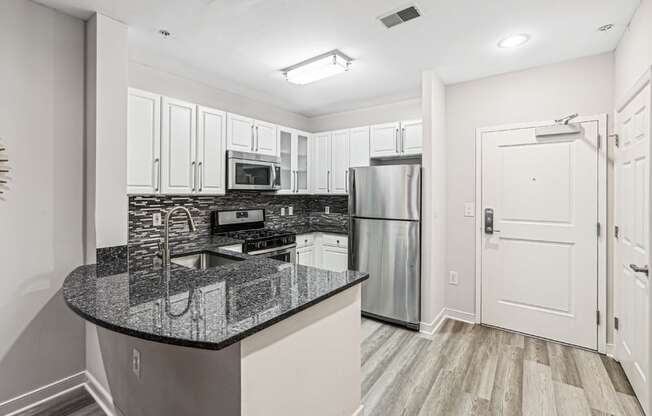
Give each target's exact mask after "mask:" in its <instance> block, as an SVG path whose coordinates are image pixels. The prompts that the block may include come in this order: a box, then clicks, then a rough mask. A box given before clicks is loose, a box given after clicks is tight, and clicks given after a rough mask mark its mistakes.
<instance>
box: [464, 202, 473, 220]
mask: <svg viewBox="0 0 652 416" xmlns="http://www.w3.org/2000/svg"><path fill="white" fill-rule="evenodd" d="M473 211H475V209H474V207H473V202H465V203H464V216H465V217H474V216H475V214H474V212H473Z"/></svg>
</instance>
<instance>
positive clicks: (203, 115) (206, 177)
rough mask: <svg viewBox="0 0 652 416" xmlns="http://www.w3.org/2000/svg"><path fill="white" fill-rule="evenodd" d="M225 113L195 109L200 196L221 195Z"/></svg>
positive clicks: (198, 188)
mask: <svg viewBox="0 0 652 416" xmlns="http://www.w3.org/2000/svg"><path fill="white" fill-rule="evenodd" d="M225 137H226V113H225V112H224V111H219V110H215V109H212V108H208V107H201V106H200V107H198V108H197V146H196V147H197V156H196V157H197V159H196V160H197V165H196V169H197V179H196V180H197V185H196V186H195V192H196V193H198V194H202V195H223V194H224V192H225V183H224V172H225V164H226V153H225Z"/></svg>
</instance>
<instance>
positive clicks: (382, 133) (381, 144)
mask: <svg viewBox="0 0 652 416" xmlns="http://www.w3.org/2000/svg"><path fill="white" fill-rule="evenodd" d="M399 131H400V123H384V124H376V125H375V126H371V136H370V140H369V142H370V149H369V153H370V156H371V157H391V156H396V155H398V154H399V152H400V151H399Z"/></svg>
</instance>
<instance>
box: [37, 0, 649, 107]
mask: <svg viewBox="0 0 652 416" xmlns="http://www.w3.org/2000/svg"><path fill="white" fill-rule="evenodd" d="M37 1H38V2H39V3H43V4H45V5H48V6H50V7H53V8H56V9H60V10H62V11H64V12H66V13H68V14H72V15H74V16H77V17H80V18H83V19H86V18H88V17H89V16H90V15H91V14H92V12H94V11H97V12H100V13H102V14H104V15H107V16H109V17H112V18H114V19H117V20H120V21H123V22H125V23H126V24H128V25H129V27H130V31H129V41H130V57H131V59H132V60H134V61H138V62H141V63H146V64H150V65H154V66H157V67H161V68H163V69H166V70H168V71H171V72H175V73H178V74H179V75H184V76H188V77H192V78H195V79H197V78H199V80H200V81H203V82H207V83H210V84H211V85H215V86H217V87H219V88H222V89H226V90H229V91H231V92H235V93H239V94H242V95H245V96H248V97H251V98H255V99H258V100H262V101H265V102H269V103H272V104H275V105H278V106H280V107H282V108H285V109H287V110H291V111H295V112H297V113H301V114H304V115H306V116H309V117H312V116H318V115H323V114H328V113H333V112H340V111H347V110H350V109H354V108H359V107H363V106H369V105H375V104H383V103H388V102H393V101H398V100H402V99H406V98H413V97H418V96H420V94H421V90H420V83H421V71H422V70H423V69H427V68H434V69H435V70H436V71H437V72H438V73H439V75H440V76H441V78H442V80H443V81H444V82H445V83H447V84H449V83H456V82H460V81H466V80H471V79H476V78H482V77H486V76H489V75H494V74H499V73H504V72H510V71H515V70H520V69H525V68H529V67H533V66H538V65H544V64H548V63H553V62H559V61H563V60H567V59H573V58H577V57H581V56H588V55H593V54H598V53H601V52H606V51H611V50H613V49H614V48H615V46H616V44H617V42H618V40H619V39H620V37H621V36H622V33H623V31H624V30H625V29H626V24H627V23H628V21H629V20H630V18H631V16H632V15H633V13H634V11H635V9H636V7H637V6H638V4H639V0H416V1H415V2H414V3H404V2H403V0H328V1H324V0H37ZM409 4H416V5H417V7H418V8H419V9H420V10H421V11H422V13H423V16H422V17H421V18H419V19H416V20H413V21H410V22H407V23H405V24H403V25H400V26H397V27H394V28H392V29H386V28H385V27H383V26H382V25H381V24H380V22H378V21H377V17H378V16H380V15H382V14H384V13H385V12H388V11H393V10H395V9H396V8H399V7H401V6H406V5H409ZM607 23H613V24H615V28H614V29H613V30H611V31H609V32H598V31H597V27H598V26H601V25H604V24H607ZM161 28H165V29H167V30H169V31H170V32H171V33H172V36H171V37H170V38H168V39H165V40H164V39H162V37H161V36H160V35H159V34H158V33H157V31H158V29H161ZM522 32H524V33H529V34H531V35H532V40H531V41H530V42H529V43H528V44H527V45H525V46H524V47H521V48H519V49H514V50H504V49H499V48H498V47H497V46H496V43H497V42H498V40H500V39H501V38H503V37H504V36H506V35H508V34H510V33H522ZM332 49H340V50H341V51H342V52H344V53H345V54H347V55H349V56H351V57H352V58H353V59H354V60H355V61H354V63H353V68H352V70H351V71H349V72H348V73H345V74H343V75H339V76H336V77H333V78H330V79H327V80H323V81H319V82H316V83H314V84H310V85H305V86H297V85H292V84H289V83H288V82H286V81H285V80H284V79H283V77H282V75H281V73H280V70H281V69H282V68H285V67H288V66H291V65H293V64H295V63H297V62H300V61H303V60H305V59H307V58H310V57H313V56H315V55H319V54H321V53H323V52H326V51H329V50H332Z"/></svg>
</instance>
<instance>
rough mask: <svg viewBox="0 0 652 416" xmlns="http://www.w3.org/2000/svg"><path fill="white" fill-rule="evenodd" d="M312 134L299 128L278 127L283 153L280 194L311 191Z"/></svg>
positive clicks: (280, 148)
mask: <svg viewBox="0 0 652 416" xmlns="http://www.w3.org/2000/svg"><path fill="white" fill-rule="evenodd" d="M309 137H310V135H309V134H308V133H304V132H301V131H298V130H294V129H290V128H286V127H278V143H279V150H280V155H281V189H280V190H279V191H278V193H279V194H305V193H309V192H310V176H311V175H310V170H309V166H310V164H309V157H310V141H309Z"/></svg>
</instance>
